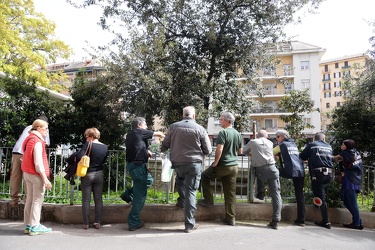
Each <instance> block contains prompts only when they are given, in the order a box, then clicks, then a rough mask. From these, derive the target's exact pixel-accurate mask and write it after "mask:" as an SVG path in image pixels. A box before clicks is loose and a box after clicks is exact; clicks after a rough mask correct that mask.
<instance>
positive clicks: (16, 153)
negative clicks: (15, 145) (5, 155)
mask: <svg viewBox="0 0 375 250" xmlns="http://www.w3.org/2000/svg"><path fill="white" fill-rule="evenodd" d="M12 154H14V155H22V154H21V153H18V152H12Z"/></svg>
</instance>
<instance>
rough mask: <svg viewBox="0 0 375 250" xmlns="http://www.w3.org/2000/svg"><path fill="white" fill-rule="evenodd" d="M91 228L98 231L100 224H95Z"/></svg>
mask: <svg viewBox="0 0 375 250" xmlns="http://www.w3.org/2000/svg"><path fill="white" fill-rule="evenodd" d="M92 226H93V227H94V228H96V229H100V223H97V222H95V223H94V224H92Z"/></svg>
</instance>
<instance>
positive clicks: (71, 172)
mask: <svg viewBox="0 0 375 250" xmlns="http://www.w3.org/2000/svg"><path fill="white" fill-rule="evenodd" d="M77 153H78V151H77V152H74V153H73V154H71V155H70V156H69V157H68V158H67V159H66V163H68V166H67V167H66V168H65V169H64V172H65V173H66V175H65V176H64V178H65V179H66V180H68V181H70V184H71V185H74V176H75V174H76V172H77V163H78V161H77V157H76V156H77Z"/></svg>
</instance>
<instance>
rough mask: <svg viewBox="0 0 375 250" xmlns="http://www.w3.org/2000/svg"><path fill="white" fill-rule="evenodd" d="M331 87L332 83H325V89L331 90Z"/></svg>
mask: <svg viewBox="0 0 375 250" xmlns="http://www.w3.org/2000/svg"><path fill="white" fill-rule="evenodd" d="M330 89H331V83H330V82H327V83H325V84H324V90H330Z"/></svg>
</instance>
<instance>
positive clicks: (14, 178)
mask: <svg viewBox="0 0 375 250" xmlns="http://www.w3.org/2000/svg"><path fill="white" fill-rule="evenodd" d="M38 119H40V120H43V121H46V122H48V118H47V117H46V116H39V118H38ZM30 130H31V125H29V126H27V127H26V128H25V129H24V130H23V132H22V134H21V136H20V137H19V138H18V140H17V142H16V144H15V145H14V147H13V150H12V170H11V175H10V198H11V199H12V201H11V203H10V205H11V206H12V207H16V206H18V203H19V201H20V192H21V183H22V170H21V163H22V157H23V150H22V144H23V142H24V141H25V139H26V138H27V137H28V136H29V131H30ZM45 142H46V145H47V146H49V144H50V140H49V131H47V135H46V137H45ZM24 188H25V196H24V200H26V185H25V186H24Z"/></svg>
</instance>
